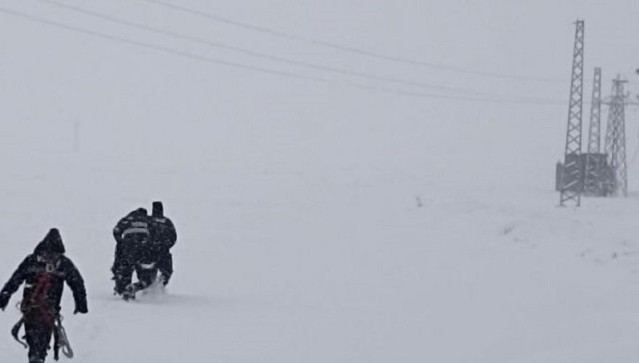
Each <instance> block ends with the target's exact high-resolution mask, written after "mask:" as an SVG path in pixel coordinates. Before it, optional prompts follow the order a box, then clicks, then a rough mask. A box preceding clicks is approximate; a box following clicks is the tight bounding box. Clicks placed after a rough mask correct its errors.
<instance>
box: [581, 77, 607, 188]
mask: <svg viewBox="0 0 639 363" xmlns="http://www.w3.org/2000/svg"><path fill="white" fill-rule="evenodd" d="M604 162H605V159H604V155H603V154H601V68H599V67H597V68H595V76H594V80H593V83H592V103H591V107H590V126H589V128H588V153H587V154H586V175H585V180H584V194H586V195H602V188H603V183H602V180H603V177H604V175H602V174H603V172H602V171H603V164H604Z"/></svg>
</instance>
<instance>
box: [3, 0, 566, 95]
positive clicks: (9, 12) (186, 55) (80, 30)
mask: <svg viewBox="0 0 639 363" xmlns="http://www.w3.org/2000/svg"><path fill="white" fill-rule="evenodd" d="M0 12H1V13H4V14H6V15H11V16H15V17H19V18H22V19H26V20H29V21H31V22H36V23H41V24H45V25H49V26H52V27H56V28H59V29H65V30H68V31H73V32H78V33H82V34H85V35H89V36H93V37H96V38H100V39H103V40H109V41H113V42H117V43H123V44H127V45H132V46H136V47H140V48H145V49H151V50H154V51H159V52H162V53H167V54H171V55H176V56H180V57H184V58H189V59H192V60H198V61H202V62H207V63H213V64H217V65H222V66H227V67H233V68H236V69H242V70H248V71H253V72H258V73H266V74H271V75H277V76H283V77H287V78H294V79H302V80H307V81H315V82H322V83H333V84H334V83H339V84H342V85H346V86H350V87H355V88H360V89H367V90H373V91H376V92H383V93H391V94H398V95H405V96H413V97H420V98H430V99H433V98H435V99H444V100H454V101H468V102H478V103H499V104H532V105H563V104H564V103H563V102H560V101H556V100H550V99H536V98H524V97H519V98H512V99H505V98H479V97H469V96H451V95H442V94H426V93H419V92H412V91H404V90H396V89H389V88H385V87H378V86H370V85H365V84H360V83H355V82H345V81H335V80H331V79H326V78H321V77H314V76H307V75H301V74H297V73H292V72H285V71H278V70H273V69H268V68H262V67H256V66H251V65H245V64H240V63H234V62H228V61H224V60H220V59H215V58H210V57H206V56H201V55H198V54H194V53H189V52H184V51H181V50H178V49H175V48H171V47H165V46H161V45H156V44H151V43H146V42H141V41H137V40H131V39H127V38H123V37H119V36H114V35H109V34H105V33H101V32H96V31H93V30H88V29H84V28H81V27H76V26H73V25H68V24H64V23H60V22H57V21H53V20H49V19H45V18H41V17H39V16H35V15H31V14H27V13H23V12H20V11H17V10H13V9H7V8H4V7H0Z"/></svg>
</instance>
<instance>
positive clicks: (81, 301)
mask: <svg viewBox="0 0 639 363" xmlns="http://www.w3.org/2000/svg"><path fill="white" fill-rule="evenodd" d="M64 253H65V248H64V244H63V243H62V238H61V237H60V232H59V231H58V230H57V229H55V228H52V229H51V230H49V232H48V233H47V235H46V236H45V237H44V239H43V240H42V241H41V242H40V243H39V244H38V245H37V246H36V248H35V250H34V251H33V253H32V254H30V255H28V256H27V257H26V258H25V259H24V261H22V263H21V264H20V266H18V269H17V270H16V271H15V272H14V273H13V275H12V276H11V278H10V279H9V281H8V282H7V283H6V284H5V285H4V288H3V289H2V290H1V291H0V309H2V310H4V309H5V308H6V307H7V304H8V303H9V299H10V298H11V295H12V294H13V293H14V292H16V291H17V290H18V288H19V287H20V285H22V283H23V282H24V290H23V295H22V302H21V304H20V310H21V311H22V320H21V321H20V322H18V324H16V327H14V330H13V331H12V332H13V333H14V336H15V337H16V338H17V330H19V329H20V325H21V324H24V330H25V333H26V340H27V345H28V348H29V363H43V362H44V360H45V358H46V356H47V350H48V349H49V347H50V344H49V343H50V341H51V337H52V336H54V338H55V339H54V349H55V353H56V359H57V349H58V347H59V346H58V338H60V335H64V330H63V328H62V327H61V325H60V300H61V299H62V291H63V289H64V283H65V282H66V283H67V285H68V286H69V287H70V288H71V291H72V292H73V299H74V301H75V310H74V314H77V313H81V314H85V313H87V312H88V309H87V298H86V290H85V287H84V281H83V279H82V276H81V275H80V272H79V271H78V269H77V268H76V267H75V266H74V264H73V262H71V260H70V259H69V258H68V257H66V256H65V255H64ZM16 328H17V329H16ZM62 338H65V336H63V337H62ZM65 340H66V339H65ZM67 348H69V349H70V347H68V346H67Z"/></svg>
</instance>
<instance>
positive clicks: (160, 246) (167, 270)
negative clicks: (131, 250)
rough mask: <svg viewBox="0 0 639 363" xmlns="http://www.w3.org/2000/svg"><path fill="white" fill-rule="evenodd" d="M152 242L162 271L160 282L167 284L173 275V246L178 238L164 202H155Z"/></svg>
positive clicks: (153, 251)
mask: <svg viewBox="0 0 639 363" xmlns="http://www.w3.org/2000/svg"><path fill="white" fill-rule="evenodd" d="M150 226H151V229H150V233H151V243H152V245H153V250H152V251H150V253H151V254H152V255H154V256H155V257H154V258H153V259H154V260H155V261H157V268H158V270H159V272H160V276H159V279H160V283H162V285H164V286H166V285H167V284H168V283H169V280H170V279H171V276H172V275H173V255H172V254H171V248H172V247H173V246H174V245H175V242H176V240H177V232H176V230H175V225H174V224H173V221H171V219H169V218H168V217H167V216H165V215H164V206H163V205H162V202H160V201H155V202H153V209H152V212H151V225H150Z"/></svg>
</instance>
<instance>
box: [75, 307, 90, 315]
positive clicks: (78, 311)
mask: <svg viewBox="0 0 639 363" xmlns="http://www.w3.org/2000/svg"><path fill="white" fill-rule="evenodd" d="M88 312H89V309H87V306H86V305H82V306H76V307H75V310H74V311H73V314H74V315H75V314H86V313H88Z"/></svg>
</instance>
